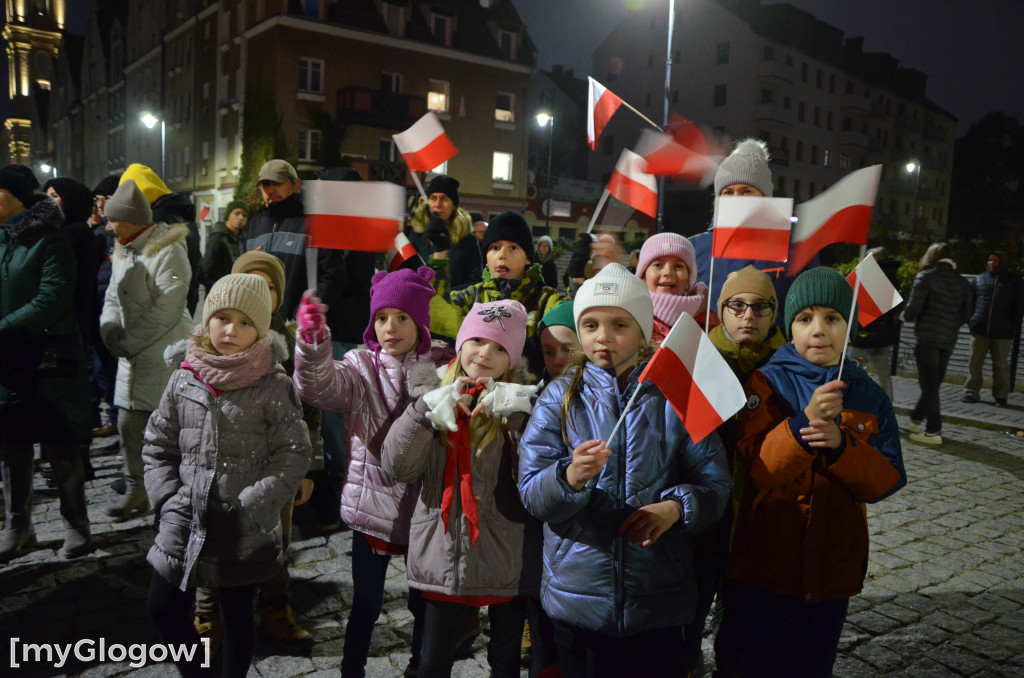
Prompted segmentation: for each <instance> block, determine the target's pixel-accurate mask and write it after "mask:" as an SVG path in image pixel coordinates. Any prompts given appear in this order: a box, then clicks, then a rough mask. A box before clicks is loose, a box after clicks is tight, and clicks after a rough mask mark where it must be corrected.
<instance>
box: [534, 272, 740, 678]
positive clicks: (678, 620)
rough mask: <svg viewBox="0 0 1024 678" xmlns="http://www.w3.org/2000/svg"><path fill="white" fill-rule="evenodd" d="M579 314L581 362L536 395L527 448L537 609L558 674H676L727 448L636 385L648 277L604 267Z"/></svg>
mask: <svg viewBox="0 0 1024 678" xmlns="http://www.w3.org/2000/svg"><path fill="white" fill-rule="evenodd" d="M573 314H574V318H575V321H576V327H577V331H578V333H579V337H580V344H581V346H582V348H583V356H582V358H581V359H579V360H577V361H576V364H575V365H573V366H572V367H570V372H569V373H567V374H566V375H565V376H563V377H560V378H559V379H556V380H555V381H554V382H553V383H552V384H551V385H550V386H548V388H547V389H546V390H545V391H544V393H543V394H542V395H541V397H540V398H539V400H538V401H537V405H536V408H535V410H534V413H533V417H532V418H531V419H530V423H529V426H528V427H527V430H526V433H525V434H524V436H523V439H522V442H521V444H520V447H519V454H520V463H519V477H520V483H519V491H520V495H521V496H522V498H523V503H524V505H525V506H526V508H527V510H528V511H529V512H530V513H531V514H533V516H534V517H536V518H538V519H539V520H542V521H544V523H545V527H544V578H543V588H542V590H541V601H542V602H543V604H544V610H545V611H546V612H547V613H548V615H549V616H550V617H551V618H552V620H553V621H554V623H555V641H556V643H557V645H558V655H559V663H560V665H561V671H562V675H563V676H566V677H576V676H627V675H637V672H638V671H641V672H642V673H643V674H644V675H651V676H668V675H676V673H677V671H678V669H679V663H680V655H679V648H680V645H681V640H682V626H683V624H684V623H686V622H687V621H689V620H690V619H691V617H692V616H693V607H694V602H695V596H696V591H695V584H694V581H693V570H692V567H693V566H692V554H691V550H690V541H689V540H690V536H691V535H692V534H695V533H697V532H699V531H700V530H702V529H704V528H705V527H707V526H708V525H710V524H712V523H713V522H714V521H715V520H717V519H718V518H719V517H720V516H721V515H722V511H723V510H724V509H725V504H726V502H727V500H728V496H729V486H730V483H729V475H728V471H727V470H726V461H725V452H724V450H723V449H722V445H721V443H720V442H719V440H718V437H717V436H716V435H714V434H712V435H710V436H708V437H707V438H705V439H704V440H703V441H701V442H700V443H695V442H693V441H692V440H691V439H690V436H689V434H688V433H687V432H686V429H685V427H684V426H683V424H682V422H681V421H680V420H679V417H678V415H677V414H676V413H675V410H673V409H672V407H671V405H670V404H669V403H668V402H667V401H666V400H665V397H664V396H663V395H662V394H661V393H660V392H658V390H657V389H655V388H653V387H650V386H641V385H640V384H639V383H638V382H637V376H638V375H639V374H640V367H639V363H640V355H641V352H642V351H644V349H645V348H646V345H647V342H648V341H649V340H650V337H651V331H652V328H653V324H654V321H653V304H652V302H651V295H650V293H649V292H648V291H647V287H646V285H644V284H643V282H642V281H641V280H640V279H639V278H637V277H636V276H634V275H632V274H630V273H629V271H627V270H626V269H625V268H624V267H623V266H621V265H620V264H608V265H606V266H605V267H604V268H603V269H602V270H601V272H600V273H598V275H597V276H595V277H594V278H591V279H590V280H587V281H586V282H584V283H583V285H582V286H581V287H580V289H579V291H578V292H577V294H576V298H575V299H574V301H573ZM638 388H642V389H643V390H642V391H641V392H640V393H639V395H637V397H636V400H635V401H634V402H633V404H632V406H631V407H630V408H629V412H628V413H627V414H626V418H625V421H624V422H623V424H622V426H621V427H620V428H619V430H618V432H617V433H616V434H615V438H614V439H613V440H611V441H610V445H609V444H608V442H609V441H608V437H609V435H610V434H611V432H612V429H613V428H614V427H615V425H616V422H617V421H618V419H619V416H620V414H621V412H622V410H623V408H624V407H625V406H626V403H627V402H628V401H629V399H630V398H631V397H632V396H633V394H634V392H635V391H636V389H638ZM677 523H678V525H677ZM640 667H643V668H642V670H641V669H640Z"/></svg>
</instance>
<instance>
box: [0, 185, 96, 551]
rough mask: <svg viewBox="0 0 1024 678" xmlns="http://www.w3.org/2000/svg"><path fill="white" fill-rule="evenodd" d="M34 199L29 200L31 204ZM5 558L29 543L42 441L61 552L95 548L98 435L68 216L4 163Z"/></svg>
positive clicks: (0, 444) (1, 365)
mask: <svg viewBox="0 0 1024 678" xmlns="http://www.w3.org/2000/svg"><path fill="white" fill-rule="evenodd" d="M26 207H28V209H26ZM0 220H2V222H3V224H4V225H3V228H2V229H0V270H2V271H3V275H0V346H3V353H4V357H3V360H2V361H0V473H2V476H3V489H4V530H3V532H2V533H0V563H7V562H9V561H10V560H11V559H13V558H16V557H18V556H20V555H21V554H22V553H24V552H26V551H27V550H28V549H30V548H31V547H32V546H33V545H34V544H35V541H36V538H35V531H34V530H33V528H32V520H31V513H32V472H33V465H32V463H33V456H34V446H35V445H36V444H39V445H40V448H41V450H42V453H43V457H44V458H45V459H46V460H47V461H48V462H49V463H50V464H51V466H52V468H53V478H54V481H55V484H56V486H57V493H58V496H59V497H60V513H61V518H62V519H63V522H64V528H65V539H64V544H63V546H62V547H61V549H60V554H61V555H62V556H63V557H65V558H77V557H79V556H82V555H85V554H86V553H88V551H89V540H90V537H89V516H88V512H87V509H86V501H85V486H84V482H85V479H84V474H83V470H82V460H81V457H80V455H79V446H80V445H82V444H86V445H87V444H88V443H89V441H90V440H91V435H90V426H89V387H88V378H87V374H86V370H85V353H84V351H83V347H82V341H81V338H80V337H79V335H78V332H77V329H76V327H75V321H74V317H73V316H72V312H71V311H72V305H73V300H74V287H75V259H74V253H73V252H72V250H71V245H70V243H69V242H68V238H67V235H66V234H65V233H63V231H62V230H61V225H62V222H63V215H62V214H61V211H60V208H59V207H58V206H57V203H55V202H54V201H52V200H49V199H45V198H41V197H40V196H37V195H34V194H33V189H32V184H31V182H30V181H28V179H27V178H26V177H25V176H24V175H23V174H21V173H20V172H17V171H14V170H12V169H11V168H7V167H5V168H4V169H2V170H0Z"/></svg>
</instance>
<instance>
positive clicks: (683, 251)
mask: <svg viewBox="0 0 1024 678" xmlns="http://www.w3.org/2000/svg"><path fill="white" fill-rule="evenodd" d="M636 275H637V277H638V278H640V279H641V280H643V281H644V283H645V284H646V285H647V289H648V290H649V291H650V293H651V300H652V301H653V302H654V330H653V331H652V332H651V341H652V342H654V343H655V344H660V343H661V340H662V339H664V338H665V336H666V335H667V334H668V331H669V330H670V329H672V326H673V325H674V324H675V323H676V320H678V319H679V316H681V315H682V314H683V313H684V312H685V313H689V314H690V315H691V316H693V318H694V319H695V320H696V321H697V322H698V323H699V324H700V325H701V326H702V327H703V325H704V321H705V320H706V315H707V313H708V286H707V285H705V284H704V283H702V282H697V263H696V259H695V258H694V252H693V245H691V244H690V241H689V240H687V239H686V238H684V237H683V236H681V235H679V234H678V233H659V234H658V235H655V236H652V237H650V238H648V239H647V242H645V243H644V246H643V247H642V248H641V249H640V260H639V262H638V263H637V266H636ZM717 324H718V322H717V321H712V327H714V326H715V325H717Z"/></svg>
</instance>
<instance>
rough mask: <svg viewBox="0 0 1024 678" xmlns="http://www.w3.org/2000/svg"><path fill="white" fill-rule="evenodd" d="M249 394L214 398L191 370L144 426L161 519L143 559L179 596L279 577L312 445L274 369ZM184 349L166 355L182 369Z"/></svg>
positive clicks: (276, 345) (179, 373) (151, 491)
mask: <svg viewBox="0 0 1024 678" xmlns="http://www.w3.org/2000/svg"><path fill="white" fill-rule="evenodd" d="M270 336H272V337H273V339H272V342H273V350H274V359H275V360H277V361H278V362H275V363H273V364H272V365H271V366H270V368H269V369H268V370H267V372H266V373H265V374H264V375H263V376H262V377H261V378H260V379H259V381H257V382H256V383H254V384H253V385H251V386H247V387H245V388H240V389H238V390H235V391H224V392H223V393H222V394H221V395H219V396H215V395H214V394H213V392H212V391H211V390H210V388H209V387H208V386H207V385H206V384H205V383H203V382H202V381H201V380H200V379H199V378H198V377H197V376H196V375H195V374H194V373H193V372H192V371H191V370H188V369H185V368H181V369H178V370H176V371H175V372H174V376H173V377H172V378H171V381H170V383H169V384H168V385H167V389H166V390H165V391H164V394H163V397H162V398H161V399H160V405H159V408H158V409H157V410H156V411H155V412H154V413H153V416H152V417H150V420H149V424H148V425H147V426H146V444H145V446H144V447H143V448H142V459H143V461H144V462H145V465H146V472H145V483H146V493H147V494H148V495H149V503H150V505H152V506H153V510H154V511H155V512H156V515H157V516H158V517H159V527H158V531H157V535H156V540H155V543H154V544H153V546H152V548H150V550H149V554H148V555H147V556H146V560H147V562H149V564H150V565H152V566H153V569H154V570H156V572H157V574H159V575H160V576H161V577H163V578H164V579H166V580H167V581H169V582H170V583H172V584H174V585H175V586H177V587H178V588H180V589H181V590H185V589H187V588H189V587H192V586H210V587H219V586H241V585H243V584H255V583H259V582H262V581H266V580H267V579H269V578H270V577H271V576H272V575H274V574H275V573H276V572H277V571H278V570H279V569H280V567H281V564H282V563H283V562H284V561H283V556H282V551H281V523H280V514H281V509H282V508H283V507H284V505H285V502H288V501H292V497H293V495H294V494H295V491H296V490H297V489H298V487H299V481H301V480H302V476H303V474H304V473H305V472H306V467H307V466H308V465H309V455H310V444H309V434H308V432H307V431H306V425H305V424H304V423H303V422H302V408H301V405H300V403H299V398H298V396H297V395H296V393H295V388H294V387H293V386H292V383H291V379H289V378H288V375H287V374H285V371H284V368H283V367H281V364H280V362H279V361H281V360H283V359H284V358H285V357H287V353H288V351H287V348H286V347H285V346H284V341H283V339H282V338H281V336H280V335H279V334H276V333H274V334H273V335H270ZM187 347H188V341H187V340H183V341H180V342H177V343H176V344H174V345H173V346H170V347H168V350H167V353H166V357H167V364H168V366H171V367H173V366H176V365H180V364H181V362H182V360H184V358H185V351H186V349H187Z"/></svg>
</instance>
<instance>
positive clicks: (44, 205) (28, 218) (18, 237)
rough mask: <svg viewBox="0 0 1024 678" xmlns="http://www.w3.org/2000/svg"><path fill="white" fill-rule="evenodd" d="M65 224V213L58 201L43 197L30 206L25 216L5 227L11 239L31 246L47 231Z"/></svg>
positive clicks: (55, 229) (49, 231) (25, 245)
mask: <svg viewBox="0 0 1024 678" xmlns="http://www.w3.org/2000/svg"><path fill="white" fill-rule="evenodd" d="M63 224H64V213H63V212H61V211H60V207H59V206H58V205H57V201H56V200H53V199H52V198H48V197H46V198H42V199H40V200H38V201H36V203H35V204H34V205H32V206H31V207H29V208H28V209H27V210H26V211H25V212H24V216H22V217H21V219H18V220H17V221H12V222H10V223H8V224H7V225H6V226H5V228H6V229H7V233H8V234H9V236H10V238H11V240H13V241H14V242H15V243H17V244H18V245H22V246H24V247H27V246H30V245H32V244H33V243H35V242H36V241H38V240H39V239H40V238H42V237H43V236H44V235H46V234H47V233H52V232H53V231H57V230H60V227H61V226H62V225H63Z"/></svg>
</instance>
